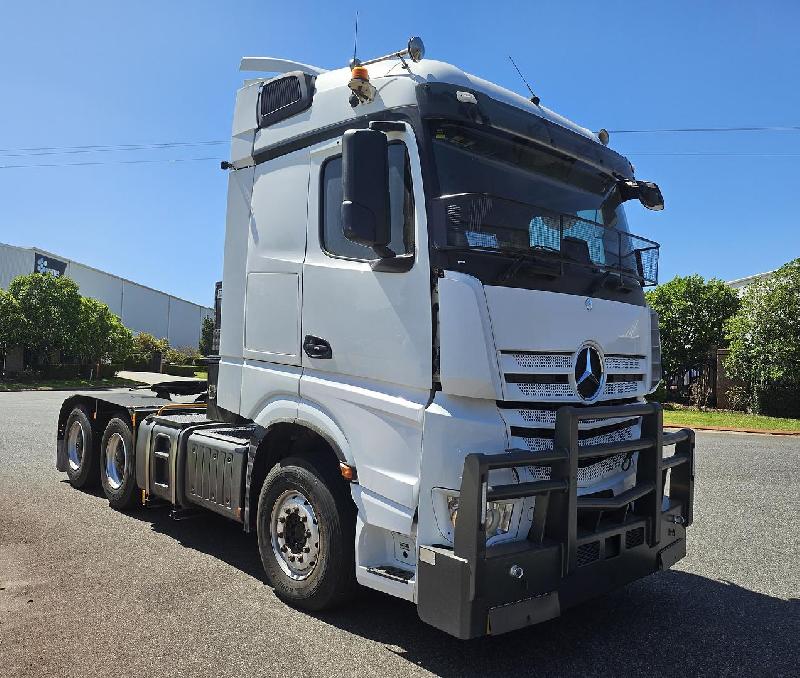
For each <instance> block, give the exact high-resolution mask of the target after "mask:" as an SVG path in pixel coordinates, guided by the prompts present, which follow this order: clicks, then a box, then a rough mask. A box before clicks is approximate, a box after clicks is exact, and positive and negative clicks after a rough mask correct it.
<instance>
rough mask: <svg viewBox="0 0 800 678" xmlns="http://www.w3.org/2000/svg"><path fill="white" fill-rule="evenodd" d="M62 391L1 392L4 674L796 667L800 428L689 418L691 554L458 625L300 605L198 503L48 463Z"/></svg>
mask: <svg viewBox="0 0 800 678" xmlns="http://www.w3.org/2000/svg"><path fill="white" fill-rule="evenodd" d="M66 395H67V394H65V393H32V392H28V393H0V674H2V675H5V676H44V675H48V676H82V677H83V676H86V677H88V676H113V675H118V676H119V675H122V676H124V675H153V676H167V675H169V676H173V675H174V676H179V675H186V676H233V675H237V676H260V675H263V676H283V675H293V676H344V675H353V676H373V675H375V676H381V677H382V678H388V677H390V676H407V675H430V674H439V675H447V676H451V675H453V676H454V675H481V676H514V675H546V676H555V675H564V676H579V675H605V676H619V675H626V676H627V675H648V676H654V675H670V676H693V675H703V676H712V675H726V676H727V675H741V676H756V675H759V676H760V675H764V676H767V675H769V676H779V675H785V676H789V675H793V676H797V675H798V673H800V669H798V659H797V654H798V641H799V639H800V601H798V597H800V528H799V527H798V519H797V517H798V514H799V513H800V505H799V504H800V501H799V500H798V497H799V496H800V466H799V465H800V438H798V437H771V436H758V435H746V434H717V433H713V434H712V433H700V434H698V448H697V452H698V455H697V485H696V493H697V494H696V512H695V525H694V527H693V528H692V529H691V531H690V537H689V555H688V556H687V557H686V558H685V559H684V560H683V561H681V562H680V563H678V564H677V565H676V566H675V567H674V569H673V570H671V571H669V572H664V573H659V574H656V575H653V576H651V577H649V578H647V579H644V580H641V581H639V582H636V583H634V584H631V585H629V586H627V587H626V588H624V589H622V590H620V591H617V592H615V593H613V594H610V595H607V596H604V597H602V598H600V599H598V600H595V601H593V602H591V603H588V604H585V605H583V606H581V607H579V608H577V609H574V610H571V611H569V612H567V613H565V614H564V616H562V617H561V618H559V619H556V620H553V621H551V622H547V623H545V624H541V625H539V626H537V627H533V628H530V629H526V630H524V631H519V632H516V633H512V634H508V635H505V636H500V637H496V638H484V639H480V640H477V641H470V642H463V641H458V640H455V639H453V638H450V637H449V636H446V635H444V634H442V633H440V632H439V631H436V630H435V629H432V628H430V627H428V626H426V625H424V624H423V623H422V622H420V621H419V619H418V618H417V615H416V610H415V608H414V606H413V605H411V604H408V603H405V602H402V601H398V600H395V599H393V598H390V597H388V596H384V595H381V594H378V593H374V592H369V591H365V592H364V593H363V594H362V595H361V596H360V598H359V599H358V600H357V601H356V602H355V603H354V604H353V605H351V606H350V607H348V608H347V609H343V610H339V611H337V612H334V613H329V614H325V615H323V616H320V617H313V616H309V615H307V614H304V613H302V612H299V611H296V610H293V609H290V608H288V607H286V606H285V605H283V604H282V603H281V602H280V601H278V600H277V599H276V598H275V596H274V595H273V593H272V590H271V589H270V588H269V586H267V585H266V584H265V583H264V579H263V576H262V572H261V566H260V562H259V560H258V556H257V553H256V547H255V541H254V539H253V538H252V537H248V536H246V535H244V534H243V533H242V532H241V530H240V529H239V528H238V526H236V525H234V524H233V523H229V522H227V521H225V520H224V519H222V518H220V519H217V518H216V517H214V516H212V515H209V516H207V517H206V516H204V517H203V518H200V519H192V520H186V521H181V522H176V521H173V520H171V519H170V518H169V517H168V515H167V511H166V510H165V509H149V510H146V511H141V512H139V513H137V514H134V515H123V514H121V513H117V512H114V511H112V510H111V509H110V508H108V505H107V503H106V500H105V498H104V497H103V496H102V495H100V494H87V493H84V492H79V491H76V490H73V489H72V488H71V487H70V486H69V485H68V484H67V482H66V476H65V475H64V474H59V473H57V472H56V471H55V469H54V440H55V430H54V429H55V417H56V414H57V411H58V407H59V404H60V402H61V400H62V399H63V398H64V397H65V396H66Z"/></svg>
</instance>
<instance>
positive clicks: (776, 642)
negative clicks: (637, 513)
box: [322, 571, 800, 676]
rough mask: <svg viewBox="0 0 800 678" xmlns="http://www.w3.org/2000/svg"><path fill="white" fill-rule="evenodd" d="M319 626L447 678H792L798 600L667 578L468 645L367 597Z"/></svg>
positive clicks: (397, 605) (683, 575)
mask: <svg viewBox="0 0 800 678" xmlns="http://www.w3.org/2000/svg"><path fill="white" fill-rule="evenodd" d="M322 619H323V620H324V621H326V622H327V623H329V624H331V625H333V626H336V627H338V628H341V629H344V630H346V631H348V632H350V633H354V634H356V635H359V636H363V637H366V638H369V639H371V640H373V641H377V642H380V643H384V644H386V645H388V646H389V648H390V649H392V651H394V652H396V653H397V654H399V655H400V656H403V657H404V658H405V659H407V660H408V661H409V662H412V663H413V664H416V665H418V666H421V667H423V668H425V669H427V670H428V671H432V672H433V673H436V674H438V675H445V676H470V675H479V676H509V675H515V674H516V675H518V674H519V673H520V672H521V671H522V672H523V673H524V674H525V675H543V676H551V675H568V676H578V675H605V676H635V675H643V676H644V675H647V676H672V675H675V676H694V675H704V676H710V675H715V676H719V675H746V676H754V675H771V676H776V675H787V676H788V675H797V673H795V671H796V670H797V664H796V643H797V638H798V637H800V600H798V599H791V600H789V601H786V600H783V599H780V598H774V597H772V596H768V595H764V594H761V593H756V592H754V591H750V590H748V589H745V588H742V587H740V586H737V585H736V584H734V583H732V582H726V581H716V580H713V579H708V578H706V577H702V576H698V575H695V574H691V573H689V572H683V571H668V572H663V573H658V574H655V575H652V576H651V577H648V578H646V579H643V580H641V581H638V582H635V583H633V584H631V585H629V586H627V587H625V588H623V589H622V590H619V591H616V592H614V593H611V594H609V595H606V596H602V597H600V598H598V599H596V600H594V601H591V602H588V603H586V604H584V605H581V606H579V607H577V608H574V609H572V610H568V611H566V612H565V613H564V614H563V615H562V616H561V617H560V618H558V619H554V620H552V621H550V622H545V623H543V624H540V625H538V626H534V627H531V628H529V629H524V630H520V631H517V632H514V633H509V634H506V635H503V636H496V637H487V638H480V639H476V640H472V641H460V640H457V639H454V638H452V637H450V636H448V635H446V634H444V633H442V632H440V631H438V630H436V629H432V628H430V627H428V626H427V625H425V624H423V623H422V622H421V621H420V620H419V618H418V617H417V613H416V609H415V607H414V606H413V605H411V604H409V603H403V602H402V601H398V600H396V599H393V598H390V597H389V596H383V595H381V594H379V593H376V592H373V591H364V592H363V593H362V595H361V596H360V597H359V599H358V600H357V601H356V602H355V603H354V604H353V605H352V606H350V607H349V608H348V609H346V610H341V611H335V612H333V613H329V614H327V615H325V616H324V617H322Z"/></svg>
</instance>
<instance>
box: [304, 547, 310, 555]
mask: <svg viewBox="0 0 800 678" xmlns="http://www.w3.org/2000/svg"><path fill="white" fill-rule="evenodd" d="M310 552H311V549H310V548H308V546H306V547H304V548H303V553H310Z"/></svg>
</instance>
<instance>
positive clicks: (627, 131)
mask: <svg viewBox="0 0 800 678" xmlns="http://www.w3.org/2000/svg"><path fill="white" fill-rule="evenodd" d="M664 132H800V125H792V126H787V127H675V128H663V129H612V130H609V131H608V133H609V134H662V133H664Z"/></svg>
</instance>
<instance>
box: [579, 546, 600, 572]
mask: <svg viewBox="0 0 800 678" xmlns="http://www.w3.org/2000/svg"><path fill="white" fill-rule="evenodd" d="M599 558H600V542H599V541H591V542H589V543H588V544H581V545H580V546H578V553H577V560H578V567H583V566H584V565H589V564H590V563H593V562H594V561H595V560H598V559H599Z"/></svg>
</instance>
